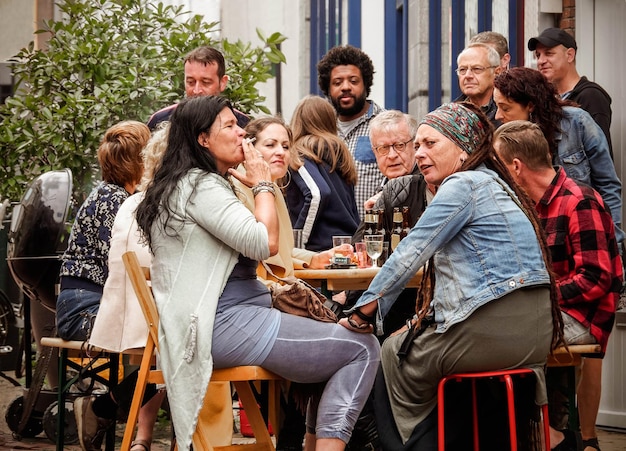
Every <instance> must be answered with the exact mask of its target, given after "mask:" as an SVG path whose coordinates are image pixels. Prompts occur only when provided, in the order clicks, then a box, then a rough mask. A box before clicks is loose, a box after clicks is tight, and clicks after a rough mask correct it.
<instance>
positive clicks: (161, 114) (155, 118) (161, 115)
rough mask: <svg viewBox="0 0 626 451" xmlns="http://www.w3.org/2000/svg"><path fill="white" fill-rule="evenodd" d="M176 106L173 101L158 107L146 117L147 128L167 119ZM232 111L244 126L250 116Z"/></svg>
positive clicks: (153, 127) (241, 125)
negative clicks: (170, 103)
mask: <svg viewBox="0 0 626 451" xmlns="http://www.w3.org/2000/svg"><path fill="white" fill-rule="evenodd" d="M177 106H178V104H177V103H175V104H174V105H170V106H166V107H165V108H162V109H160V110H159V111H157V112H156V113H154V114H153V115H152V116H150V119H148V123H147V124H146V125H147V126H148V128H149V129H150V130H154V129H155V128H156V126H157V125H159V124H160V123H161V122H165V121H169V120H170V116H171V115H172V113H173V112H174V110H175V109H176V107H177ZM233 113H235V117H236V118H237V125H238V126H240V127H241V128H244V127H245V126H246V125H248V122H250V118H249V117H248V116H246V115H245V114H244V113H242V112H241V111H239V110H235V109H233Z"/></svg>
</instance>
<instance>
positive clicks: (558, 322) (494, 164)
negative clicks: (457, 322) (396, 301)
mask: <svg viewBox="0 0 626 451" xmlns="http://www.w3.org/2000/svg"><path fill="white" fill-rule="evenodd" d="M463 105H464V106H465V107H467V108H468V109H470V110H472V111H473V112H474V113H475V114H477V115H479V116H480V117H481V118H484V119H485V120H486V121H487V122H489V120H488V119H487V118H486V117H485V116H484V114H483V113H482V111H481V110H480V109H479V108H478V107H475V106H474V105H473V104H470V103H464V104H463ZM481 164H484V165H485V166H487V168H489V169H491V170H492V171H494V172H495V173H497V174H498V176H499V177H500V178H501V179H502V180H503V181H504V182H505V183H506V184H507V185H508V186H509V187H510V188H511V190H512V191H513V192H514V193H515V195H516V196H517V198H518V199H519V201H520V203H521V205H522V207H523V209H524V213H525V214H526V216H527V217H528V219H529V221H530V223H531V224H532V226H533V229H534V230H535V234H536V235H537V239H538V240H539V245H540V247H541V254H542V256H543V261H544V264H545V265H546V269H547V271H548V274H549V276H550V301H551V310H552V326H553V327H552V346H551V350H554V349H555V348H557V347H559V346H562V345H565V340H564V338H563V318H562V316H561V309H560V308H559V300H558V299H559V298H558V293H557V289H556V277H555V274H554V272H553V271H552V258H551V256H550V251H549V249H548V243H547V241H546V235H545V232H544V230H543V227H542V226H541V222H540V221H539V216H538V215H537V211H536V210H535V205H534V204H533V202H532V200H531V199H530V197H528V195H527V194H526V192H525V191H524V190H523V189H522V188H521V187H520V186H519V185H518V184H517V183H516V182H515V180H514V179H513V177H511V174H510V173H509V170H508V169H507V167H506V166H505V165H504V162H503V161H502V160H501V159H500V157H499V156H498V154H497V153H496V151H495V150H494V148H493V127H491V129H490V130H489V131H488V132H487V133H485V135H484V136H483V139H482V141H481V142H480V143H477V145H476V150H475V151H473V152H472V153H470V154H469V157H468V158H467V160H466V161H465V163H464V164H463V166H462V168H461V169H460V170H461V171H465V170H473V169H476V168H477V167H478V166H479V165H481ZM432 288H434V287H431V291H432Z"/></svg>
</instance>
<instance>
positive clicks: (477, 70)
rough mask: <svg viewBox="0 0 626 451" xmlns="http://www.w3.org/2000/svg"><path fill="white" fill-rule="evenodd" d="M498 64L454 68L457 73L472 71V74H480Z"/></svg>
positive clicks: (462, 73)
mask: <svg viewBox="0 0 626 451" xmlns="http://www.w3.org/2000/svg"><path fill="white" fill-rule="evenodd" d="M496 67H498V66H487V67H485V66H473V67H459V68H458V69H457V70H456V73H457V75H465V74H467V73H468V72H470V71H471V72H472V73H473V74H474V75H480V74H482V73H483V72H485V71H486V70H487V69H495V68H496Z"/></svg>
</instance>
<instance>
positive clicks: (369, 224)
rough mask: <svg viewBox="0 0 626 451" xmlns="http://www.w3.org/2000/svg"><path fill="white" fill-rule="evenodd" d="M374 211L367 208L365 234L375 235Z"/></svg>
mask: <svg viewBox="0 0 626 451" xmlns="http://www.w3.org/2000/svg"><path fill="white" fill-rule="evenodd" d="M373 216H374V213H373V212H372V210H365V230H364V233H365V235H373V234H374V227H375V224H374V218H373Z"/></svg>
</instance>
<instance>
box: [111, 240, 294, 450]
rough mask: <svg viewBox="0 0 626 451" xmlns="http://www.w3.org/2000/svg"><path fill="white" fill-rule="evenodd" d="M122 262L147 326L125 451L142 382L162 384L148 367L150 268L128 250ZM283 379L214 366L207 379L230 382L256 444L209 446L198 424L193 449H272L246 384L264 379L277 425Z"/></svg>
mask: <svg viewBox="0 0 626 451" xmlns="http://www.w3.org/2000/svg"><path fill="white" fill-rule="evenodd" d="M122 260H123V261H124V265H125V267H126V273H127V274H128V277H129V278H130V281H131V283H132V285H133V288H134V290H135V294H136V295H137V298H138V299H139V303H140V304H141V309H142V310H143V313H144V316H145V319H146V324H147V325H148V331H149V333H148V339H147V341H146V346H145V348H144V352H143V355H142V358H141V365H140V367H139V376H138V380H137V387H136V388H135V393H134V396H133V401H132V404H131V407H130V412H129V414H128V422H127V423H126V430H125V431H124V438H123V440H122V448H121V449H122V451H128V450H129V449H130V444H131V441H132V438H133V435H134V431H135V426H136V424H137V418H138V415H139V409H140V408H141V402H142V399H143V395H144V392H145V388H146V384H148V383H149V382H150V383H156V384H162V383H163V382H164V381H163V374H162V372H161V371H160V370H153V369H152V362H153V357H154V352H155V350H157V351H158V347H159V345H158V343H159V342H158V326H159V312H158V311H157V308H156V304H155V302H154V297H153V296H152V289H151V288H150V286H149V285H148V280H149V279H150V271H149V269H148V268H142V267H141V266H140V265H139V260H138V259H137V255H136V254H135V253H134V252H132V251H129V252H126V253H125V254H124V255H123V256H122ZM282 380H283V378H281V377H280V376H277V375H276V374H274V373H272V372H271V371H267V370H265V369H263V368H261V367H259V366H238V367H233V368H222V369H214V370H213V373H212V375H211V381H212V382H214V381H228V382H232V384H233V385H234V386H235V389H236V390H237V394H238V395H239V400H240V401H241V403H242V405H243V408H244V409H245V411H246V414H247V415H248V419H249V421H250V425H251V426H252V430H253V432H254V436H255V438H256V443H252V444H246V445H235V446H234V448H233V446H216V447H214V446H213V445H211V439H210V437H208V436H207V435H206V434H205V433H203V429H202V425H201V424H198V427H197V428H196V431H195V433H194V435H193V438H192V441H193V448H194V449H196V450H226V449H231V450H232V449H238V450H239V449H241V450H250V451H256V450H258V451H261V450H263V451H266V450H267V451H275V447H274V444H273V443H272V439H271V438H270V433H269V430H268V426H267V425H266V424H265V421H264V420H263V416H262V415H261V411H260V409H259V406H258V404H257V401H256V399H255V397H254V394H253V393H252V389H251V387H250V382H251V381H268V385H269V419H270V423H271V424H273V425H274V428H275V429H276V426H277V425H278V406H279V405H280V404H279V396H280V391H279V384H280V382H281V381H282Z"/></svg>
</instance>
